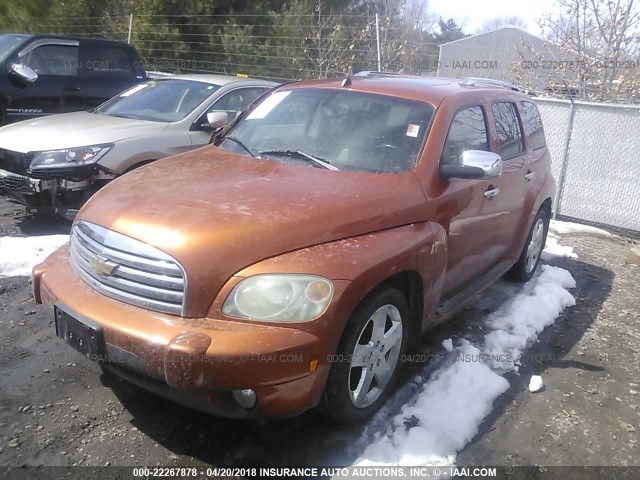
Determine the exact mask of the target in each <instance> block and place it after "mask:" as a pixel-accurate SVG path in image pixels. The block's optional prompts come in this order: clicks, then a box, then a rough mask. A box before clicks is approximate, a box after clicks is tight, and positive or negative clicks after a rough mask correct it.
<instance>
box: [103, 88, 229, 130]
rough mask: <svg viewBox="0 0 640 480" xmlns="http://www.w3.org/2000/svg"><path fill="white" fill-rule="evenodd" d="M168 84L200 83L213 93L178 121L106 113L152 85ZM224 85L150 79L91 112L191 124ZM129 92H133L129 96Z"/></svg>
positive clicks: (151, 120) (157, 121) (148, 120)
mask: <svg viewBox="0 0 640 480" xmlns="http://www.w3.org/2000/svg"><path fill="white" fill-rule="evenodd" d="M168 82H174V83H175V82H178V83H183V82H184V83H191V84H194V83H199V84H201V85H203V86H207V87H212V89H211V93H210V94H209V96H207V97H206V98H203V99H202V100H201V101H200V103H198V105H197V106H196V107H195V108H193V109H192V110H191V111H190V112H189V113H187V114H186V115H185V116H184V117H182V118H179V119H177V120H171V119H161V118H149V117H138V116H135V115H127V114H125V113H124V112H123V113H121V114H118V113H117V112H112V113H109V112H106V111H104V110H105V109H107V108H110V107H112V106H114V105H117V104H118V102H120V101H122V100H123V99H124V98H128V97H132V96H134V95H136V94H137V93H138V92H140V91H143V90H144V89H146V85H150V84H154V83H155V84H159V83H168ZM143 85H144V86H143ZM223 86H224V85H219V84H217V83H210V82H207V81H204V80H193V79H187V78H173V77H168V78H158V79H149V80H146V81H144V82H141V83H138V84H137V85H134V86H133V87H131V88H128V89H127V90H125V91H123V92H121V93H119V94H118V95H116V96H114V97H112V98H110V99H109V100H107V101H106V102H104V103H103V104H101V105H99V106H98V107H96V108H95V109H93V110H91V112H92V113H95V114H98V115H106V116H113V117H121V118H129V119H132V120H140V121H145V122H155V123H166V124H171V123H179V122H184V121H187V120H189V121H190V122H191V121H193V120H192V119H191V117H193V116H195V117H198V116H199V115H200V114H201V112H200V110H202V109H206V108H208V106H209V105H210V103H209V102H210V101H211V100H212V97H214V96H215V95H216V94H217V93H218V92H219V91H220V89H221V88H222V87H223ZM127 92H131V93H129V94H128V95H127Z"/></svg>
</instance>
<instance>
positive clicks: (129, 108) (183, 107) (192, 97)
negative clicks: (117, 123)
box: [96, 79, 220, 122]
mask: <svg viewBox="0 0 640 480" xmlns="http://www.w3.org/2000/svg"><path fill="white" fill-rule="evenodd" d="M218 88H220V86H219V85H212V84H210V83H205V82H197V81H193V80H178V79H163V80H150V81H148V82H144V83H141V84H140V85H136V86H135V87H133V88H130V89H129V90H127V91H126V92H123V93H121V94H120V95H118V96H117V97H113V98H112V99H111V100H109V101H107V102H106V103H103V104H102V105H101V106H99V107H98V108H97V109H96V113H100V114H103V115H113V116H115V117H125V118H135V119H139V120H150V121H152V122H177V121H179V120H182V119H184V118H185V117H186V116H187V115H189V114H190V113H191V112H193V111H194V110H195V109H196V108H197V107H198V106H200V105H201V104H202V102H204V101H205V100H206V99H207V98H209V97H210V96H211V95H212V94H213V93H214V92H215V91H216V90H218Z"/></svg>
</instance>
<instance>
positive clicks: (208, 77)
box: [155, 73, 278, 86]
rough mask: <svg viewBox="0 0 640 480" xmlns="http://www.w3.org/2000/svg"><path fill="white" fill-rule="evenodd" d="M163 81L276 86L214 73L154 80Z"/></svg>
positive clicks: (170, 76) (172, 76) (270, 83)
mask: <svg viewBox="0 0 640 480" xmlns="http://www.w3.org/2000/svg"><path fill="white" fill-rule="evenodd" d="M161 79H162V80H164V79H176V80H192V81H195V82H206V83H211V84H214V85H220V86H223V85H227V84H229V83H234V82H247V81H251V83H253V84H254V85H265V86H276V85H278V84H277V83H274V82H269V81H266V80H261V79H258V78H244V77H238V76H235V75H219V74H214V73H188V74H181V75H167V76H166V77H165V76H162V77H159V78H156V79H155V80H161Z"/></svg>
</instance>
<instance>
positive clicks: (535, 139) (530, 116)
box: [522, 102, 546, 150]
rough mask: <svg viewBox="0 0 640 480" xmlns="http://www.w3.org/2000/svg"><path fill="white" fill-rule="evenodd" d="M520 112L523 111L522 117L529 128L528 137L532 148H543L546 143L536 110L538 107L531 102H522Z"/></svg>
mask: <svg viewBox="0 0 640 480" xmlns="http://www.w3.org/2000/svg"><path fill="white" fill-rule="evenodd" d="M522 112H523V113H524V119H525V121H526V122H527V127H528V128H529V137H530V138H531V145H532V147H533V149H534V150H538V149H539V148H543V147H544V146H545V145H546V142H545V139H544V128H543V127H542V119H541V118H540V113H539V112H538V107H536V106H535V104H533V103H531V102H522Z"/></svg>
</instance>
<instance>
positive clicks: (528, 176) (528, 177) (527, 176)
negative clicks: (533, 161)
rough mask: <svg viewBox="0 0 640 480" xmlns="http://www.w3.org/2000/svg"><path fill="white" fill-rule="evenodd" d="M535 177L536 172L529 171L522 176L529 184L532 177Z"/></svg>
mask: <svg viewBox="0 0 640 480" xmlns="http://www.w3.org/2000/svg"><path fill="white" fill-rule="evenodd" d="M535 176H536V172H532V171H531V170H529V171H528V172H527V173H526V175H525V176H524V178H526V179H527V182H530V181H531V180H533V177H535Z"/></svg>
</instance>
